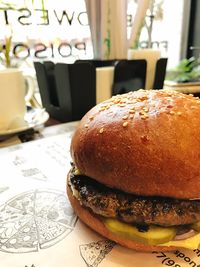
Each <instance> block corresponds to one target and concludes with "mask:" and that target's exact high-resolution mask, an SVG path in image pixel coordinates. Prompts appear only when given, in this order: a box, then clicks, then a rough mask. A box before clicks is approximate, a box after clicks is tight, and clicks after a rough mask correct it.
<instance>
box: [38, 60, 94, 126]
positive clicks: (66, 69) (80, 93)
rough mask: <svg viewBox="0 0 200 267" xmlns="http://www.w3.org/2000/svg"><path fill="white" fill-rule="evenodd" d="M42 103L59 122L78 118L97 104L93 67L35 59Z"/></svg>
mask: <svg viewBox="0 0 200 267" xmlns="http://www.w3.org/2000/svg"><path fill="white" fill-rule="evenodd" d="M34 66H35V70H36V77H37V81H38V87H39V91H40V94H41V100H42V104H43V106H44V107H45V108H46V110H47V111H48V112H49V114H50V116H51V117H52V118H55V119H57V120H59V121H61V122H67V121H74V120H80V119H81V118H82V117H83V115H84V114H85V113H86V112H87V111H88V110H89V109H91V108H92V107H93V106H94V105H95V104H96V90H95V88H96V76H95V67H94V66H93V65H92V64H88V63H77V64H65V63H57V64H54V63H52V62H44V63H40V62H34Z"/></svg>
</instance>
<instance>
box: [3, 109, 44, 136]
mask: <svg viewBox="0 0 200 267" xmlns="http://www.w3.org/2000/svg"><path fill="white" fill-rule="evenodd" d="M48 119H49V114H48V113H47V112H46V111H45V110H44V109H39V108H35V109H34V108H29V109H28V110H27V112H26V114H25V117H24V120H25V122H24V125H20V127H17V128H11V129H6V130H0V136H2V135H8V134H14V133H19V132H23V131H26V130H28V129H31V128H36V127H38V126H40V125H42V124H44V123H45V122H46V121H47V120H48Z"/></svg>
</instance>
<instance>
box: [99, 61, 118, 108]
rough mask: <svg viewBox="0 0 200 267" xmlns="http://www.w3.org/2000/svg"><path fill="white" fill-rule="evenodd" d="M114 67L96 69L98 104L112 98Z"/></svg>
mask: <svg viewBox="0 0 200 267" xmlns="http://www.w3.org/2000/svg"><path fill="white" fill-rule="evenodd" d="M113 80H114V67H112V66H111V67H100V68H96V103H97V104H98V103H100V102H103V101H104V100H107V99H109V98H110V97H111V96H112V86H113Z"/></svg>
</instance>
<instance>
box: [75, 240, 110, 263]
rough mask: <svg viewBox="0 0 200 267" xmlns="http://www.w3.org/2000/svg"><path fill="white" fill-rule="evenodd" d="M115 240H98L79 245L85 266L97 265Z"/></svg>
mask: <svg viewBox="0 0 200 267" xmlns="http://www.w3.org/2000/svg"><path fill="white" fill-rule="evenodd" d="M114 245H115V242H113V241H110V240H101V241H98V242H92V243H89V244H85V245H80V247H79V249H80V254H81V257H82V258H83V259H84V261H85V263H86V265H87V267H97V266H98V265H99V264H100V263H101V261H102V260H103V259H104V258H105V256H106V254H108V253H109V252H110V251H111V250H112V248H113V247H114Z"/></svg>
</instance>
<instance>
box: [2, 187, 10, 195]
mask: <svg viewBox="0 0 200 267" xmlns="http://www.w3.org/2000/svg"><path fill="white" fill-rule="evenodd" d="M8 189H9V187H8V186H4V187H0V194H1V193H3V192H5V191H7V190H8Z"/></svg>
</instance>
